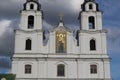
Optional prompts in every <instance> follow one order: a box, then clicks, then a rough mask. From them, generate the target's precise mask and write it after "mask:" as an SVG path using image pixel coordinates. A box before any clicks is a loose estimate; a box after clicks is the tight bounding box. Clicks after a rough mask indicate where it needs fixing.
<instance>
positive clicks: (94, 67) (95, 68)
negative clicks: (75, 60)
mask: <svg viewBox="0 0 120 80" xmlns="http://www.w3.org/2000/svg"><path fill="white" fill-rule="evenodd" d="M97 73H98V66H97V65H96V64H92V65H90V74H97Z"/></svg>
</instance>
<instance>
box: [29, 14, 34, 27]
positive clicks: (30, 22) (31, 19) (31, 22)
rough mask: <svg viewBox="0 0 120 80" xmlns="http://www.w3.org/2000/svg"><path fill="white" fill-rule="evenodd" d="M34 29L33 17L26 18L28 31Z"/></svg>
mask: <svg viewBox="0 0 120 80" xmlns="http://www.w3.org/2000/svg"><path fill="white" fill-rule="evenodd" d="M33 27H34V16H28V29H32V28H33Z"/></svg>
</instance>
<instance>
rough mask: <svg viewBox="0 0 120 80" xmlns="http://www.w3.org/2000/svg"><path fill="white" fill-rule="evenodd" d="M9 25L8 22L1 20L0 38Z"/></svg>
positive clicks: (9, 22)
mask: <svg viewBox="0 0 120 80" xmlns="http://www.w3.org/2000/svg"><path fill="white" fill-rule="evenodd" d="M10 24H11V21H10V20H2V21H0V36H1V35H2V34H3V33H4V32H5V31H6V30H7V28H9V25H10Z"/></svg>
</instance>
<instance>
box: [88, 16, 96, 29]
mask: <svg viewBox="0 0 120 80" xmlns="http://www.w3.org/2000/svg"><path fill="white" fill-rule="evenodd" d="M89 29H95V18H94V17H93V16H90V17H89Z"/></svg>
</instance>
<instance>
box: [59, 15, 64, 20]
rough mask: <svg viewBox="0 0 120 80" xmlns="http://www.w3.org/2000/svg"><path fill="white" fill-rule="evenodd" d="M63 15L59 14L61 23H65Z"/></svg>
mask: <svg viewBox="0 0 120 80" xmlns="http://www.w3.org/2000/svg"><path fill="white" fill-rule="evenodd" d="M63 16H64V15H63V14H62V13H61V14H59V17H60V21H63Z"/></svg>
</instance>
